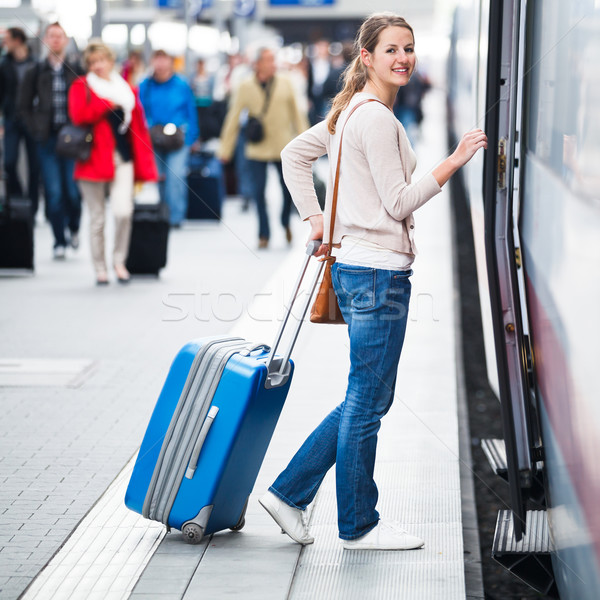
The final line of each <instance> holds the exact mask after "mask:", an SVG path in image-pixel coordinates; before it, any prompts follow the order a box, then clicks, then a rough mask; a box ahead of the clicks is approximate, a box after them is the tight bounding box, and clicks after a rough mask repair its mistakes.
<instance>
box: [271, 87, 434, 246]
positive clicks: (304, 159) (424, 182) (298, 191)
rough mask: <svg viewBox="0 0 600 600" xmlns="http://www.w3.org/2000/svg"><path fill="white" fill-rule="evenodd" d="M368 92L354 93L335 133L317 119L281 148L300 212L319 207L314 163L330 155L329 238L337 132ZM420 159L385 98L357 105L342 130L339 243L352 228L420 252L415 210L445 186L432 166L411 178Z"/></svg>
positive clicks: (336, 235) (311, 212)
mask: <svg viewBox="0 0 600 600" xmlns="http://www.w3.org/2000/svg"><path fill="white" fill-rule="evenodd" d="M367 98H375V96H373V95H371V94H367V93H364V92H361V93H358V94H356V95H355V96H354V97H353V98H352V100H351V101H350V104H349V106H348V107H346V109H345V110H344V111H343V112H342V114H341V115H340V118H339V120H338V123H337V127H336V132H335V134H334V135H330V134H329V132H328V131H327V123H326V122H322V123H319V124H317V125H315V126H314V127H312V128H311V129H309V130H308V131H306V132H304V133H303V134H301V135H299V136H298V137H297V138H296V139H294V140H293V141H292V142H290V143H289V144H288V145H287V146H286V147H285V148H284V150H283V152H282V153H281V159H282V162H283V174H284V177H285V182H286V184H287V187H288V189H289V190H290V193H291V195H292V199H293V200H294V204H295V205H296V207H297V208H298V212H299V213H300V217H301V218H302V219H307V218H308V217H310V216H311V215H317V214H320V213H321V209H320V207H319V203H318V201H317V196H316V194H315V189H314V184H313V178H312V171H311V169H312V163H313V162H314V161H315V160H316V159H317V158H319V157H320V156H323V155H324V154H327V155H328V156H329V176H328V185H327V197H326V200H325V219H324V220H325V235H324V238H325V239H324V241H325V242H326V243H327V242H329V239H328V238H329V220H330V217H331V200H332V193H333V180H334V177H335V168H336V164H337V158H338V148H339V135H340V132H341V130H342V125H343V124H344V123H345V121H346V118H347V115H348V113H349V111H350V109H351V108H352V107H353V106H354V105H355V104H357V103H358V102H360V101H361V100H365V99H367ZM416 164H417V161H416V157H415V154H414V152H413V150H412V148H411V146H410V142H409V141H408V138H407V136H406V132H405V131H404V128H403V127H402V125H401V124H400V122H399V121H398V120H397V119H396V117H395V116H394V114H393V113H392V112H391V111H390V110H389V109H388V108H386V107H385V106H383V105H382V104H380V103H379V102H369V103H368V104H364V105H363V106H360V107H359V108H357V109H356V111H355V112H354V114H353V115H352V117H351V118H350V119H349V121H348V126H347V127H346V130H345V132H344V141H343V149H342V162H341V165H340V185H339V194H338V205H337V214H336V221H335V229H334V232H333V238H334V239H333V243H334V245H337V244H339V243H340V241H341V239H342V237H343V236H345V235H353V236H356V237H359V238H362V239H364V240H367V241H370V242H374V243H376V244H379V245H380V246H383V247H384V248H388V249H390V250H395V251H397V252H406V253H408V254H416V247H415V244H414V227H415V221H414V217H413V214H412V213H413V211H415V210H416V209H417V208H419V207H420V206H422V205H423V204H425V203H426V202H427V201H428V200H430V199H431V198H432V197H433V196H435V195H436V194H438V193H439V192H440V191H441V188H440V186H439V185H438V183H437V181H436V179H435V178H434V176H433V175H432V174H431V173H429V174H428V175H426V176H425V177H423V179H421V180H419V181H417V182H416V183H411V175H412V173H413V171H414V170H415V166H416Z"/></svg>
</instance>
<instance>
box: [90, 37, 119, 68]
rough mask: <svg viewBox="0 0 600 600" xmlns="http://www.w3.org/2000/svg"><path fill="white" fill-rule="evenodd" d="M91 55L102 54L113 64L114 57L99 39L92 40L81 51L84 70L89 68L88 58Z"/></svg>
mask: <svg viewBox="0 0 600 600" xmlns="http://www.w3.org/2000/svg"><path fill="white" fill-rule="evenodd" d="M92 54H103V55H104V56H106V58H108V59H109V60H110V61H112V62H115V60H116V56H115V53H114V52H113V50H112V48H110V46H107V45H106V44H105V43H104V42H103V41H102V40H101V39H100V38H92V39H91V40H90V41H89V42H88V45H87V47H86V49H85V50H84V51H83V62H84V64H85V67H86V69H89V68H90V58H91V56H92Z"/></svg>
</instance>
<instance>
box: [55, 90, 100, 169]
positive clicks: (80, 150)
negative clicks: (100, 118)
mask: <svg viewBox="0 0 600 600" xmlns="http://www.w3.org/2000/svg"><path fill="white" fill-rule="evenodd" d="M85 99H86V102H87V103H89V101H90V88H89V86H88V84H87V81H86V82H85ZM93 141H94V138H93V136H92V127H91V125H81V126H80V125H73V123H67V124H66V125H63V126H62V127H61V128H60V130H59V132H58V136H57V138H56V154H58V155H59V156H62V157H63V158H70V159H71V160H78V161H81V162H85V161H86V160H88V159H89V158H90V155H91V153H92V142H93Z"/></svg>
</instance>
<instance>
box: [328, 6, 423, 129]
mask: <svg viewBox="0 0 600 600" xmlns="http://www.w3.org/2000/svg"><path fill="white" fill-rule="evenodd" d="M388 27H404V28H405V29H408V30H409V31H410V32H411V34H412V36H413V41H414V39H415V34H414V31H413V29H412V27H411V26H410V25H409V24H408V23H407V22H406V21H405V19H404V18H402V17H399V16H398V15H395V14H393V13H390V12H384V13H376V14H373V15H371V16H370V17H368V18H367V19H366V21H364V22H363V24H362V25H361V26H360V29H359V30H358V34H357V35H356V39H355V40H354V48H353V54H354V59H353V60H352V61H351V62H350V64H349V65H348V66H347V67H346V69H345V71H344V73H343V74H342V77H343V82H344V87H343V88H342V90H341V91H340V92H339V93H338V94H337V95H336V96H335V98H334V99H333V102H332V104H331V110H330V111H329V114H328V115H327V129H328V131H329V133H331V134H332V135H333V134H334V133H335V126H336V124H337V121H338V119H339V117H340V113H341V112H342V111H343V110H344V109H345V108H346V106H348V103H349V102H350V100H351V99H352V96H354V94H356V93H358V92H360V91H361V90H362V89H363V88H364V87H365V85H366V84H367V81H368V80H369V73H368V71H367V67H366V66H365V65H364V63H363V61H362V59H361V56H360V51H361V49H362V48H365V49H366V50H367V51H368V52H373V51H374V50H375V46H377V44H378V42H379V36H380V35H381V32H382V31H383V30H384V29H387V28H388Z"/></svg>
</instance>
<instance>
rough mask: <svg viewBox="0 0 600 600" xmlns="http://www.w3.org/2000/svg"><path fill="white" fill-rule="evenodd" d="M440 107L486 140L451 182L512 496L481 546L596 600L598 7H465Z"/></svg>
mask: <svg viewBox="0 0 600 600" xmlns="http://www.w3.org/2000/svg"><path fill="white" fill-rule="evenodd" d="M449 107H450V117H451V120H452V127H453V129H454V130H455V131H456V132H462V131H466V130H469V129H471V128H473V127H475V126H479V127H483V128H484V129H485V130H486V133H487V134H488V140H489V144H488V150H487V152H486V155H485V158H484V159H482V160H479V161H472V163H471V164H469V165H468V167H467V168H466V170H465V176H464V182H465V191H466V194H467V198H468V202H469V206H470V211H471V217H472V224H473V237H474V242H475V250H476V261H477V272H478V279H479V289H480V299H481V305H482V307H481V313H482V322H483V329H484V338H485V347H486V359H487V366H488V373H489V379H490V384H491V386H492V388H493V389H494V390H495V391H496V393H497V395H498V397H499V400H500V403H501V407H502V418H503V430H504V440H486V441H485V442H483V443H482V444H483V445H484V450H485V451H486V454H487V455H488V457H489V458H490V462H491V463H492V464H493V465H494V467H495V469H496V470H497V472H498V473H500V474H502V475H503V476H505V478H506V479H507V480H508V483H509V486H510V498H511V506H510V510H501V511H500V512H499V516H498V522H497V528H496V536H495V541H494V547H493V549H492V552H493V555H494V557H495V558H496V559H497V560H498V561H499V562H501V563H502V564H503V565H505V566H506V567H507V568H509V569H510V570H512V571H513V572H514V573H515V574H516V575H518V576H519V577H521V578H522V579H524V580H526V581H527V582H528V583H530V584H531V585H532V586H533V587H535V588H536V589H538V590H539V591H540V592H543V593H545V594H548V595H550V596H559V597H560V598H562V599H563V600H564V599H570V598H573V599H577V600H582V599H588V598H589V599H592V598H597V597H598V594H599V592H598V590H599V589H600V511H598V508H597V504H596V502H597V501H598V499H599V498H600V461H599V460H598V457H599V456H600V402H599V401H598V396H599V387H600V386H599V385H598V372H597V371H596V369H597V364H598V359H600V352H599V345H600V342H599V340H600V311H599V310H598V307H599V306H600V191H599V190H600V3H599V2H597V1H594V0H504V1H503V0H469V1H464V2H462V3H461V4H460V6H459V8H458V10H457V12H456V15H455V20H454V26H453V32H452V43H451V53H450V61H449ZM532 508H534V509H536V510H532Z"/></svg>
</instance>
